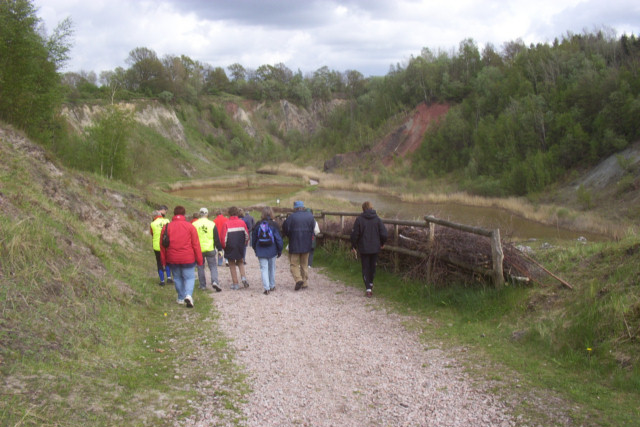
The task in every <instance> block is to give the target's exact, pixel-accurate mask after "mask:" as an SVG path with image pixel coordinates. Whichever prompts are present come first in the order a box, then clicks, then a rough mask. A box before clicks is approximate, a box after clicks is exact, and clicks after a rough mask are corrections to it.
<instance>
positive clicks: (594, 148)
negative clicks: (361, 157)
mask: <svg viewBox="0 0 640 427" xmlns="http://www.w3.org/2000/svg"><path fill="white" fill-rule="evenodd" d="M71 34H72V24H71V22H70V21H68V20H65V21H63V22H61V23H60V25H59V26H58V27H57V28H56V29H55V30H54V31H53V33H52V34H50V35H46V34H43V31H42V30H41V27H40V20H39V19H38V17H37V16H36V11H35V10H34V7H33V6H32V5H31V3H30V2H29V1H26V0H18V1H10V2H6V1H3V2H1V3H0V39H1V42H2V43H1V44H0V99H2V103H1V104H0V119H2V120H4V121H6V122H8V123H11V124H13V125H15V126H18V127H20V128H22V129H25V130H26V131H27V132H28V133H29V134H30V135H31V136H33V137H36V138H37V139H39V140H40V141H42V142H43V144H44V145H49V146H50V148H51V149H52V150H53V151H54V152H57V153H59V154H60V157H62V158H68V162H67V163H69V165H70V166H75V167H79V168H89V169H91V170H93V171H94V172H98V173H101V174H103V175H107V176H109V177H116V178H117V177H118V176H119V174H118V170H117V169H118V167H116V168H115V169H116V170H115V171H114V168H113V165H112V167H111V168H107V165H106V164H105V161H104V158H109V156H107V155H105V156H103V160H99V159H98V160H95V159H94V160H92V159H93V158H94V157H95V156H84V157H83V156H79V155H75V157H69V156H67V157H65V153H69V152H74V153H76V152H82V151H83V150H82V147H83V146H84V147H85V150H84V151H85V152H86V153H93V154H95V153H96V152H98V153H102V152H107V151H108V150H109V149H110V148H109V147H106V146H105V141H112V140H114V139H118V138H121V139H126V138H127V132H126V128H127V127H126V126H125V125H126V123H129V122H130V117H127V116H126V114H123V113H118V112H116V111H112V112H111V113H110V114H108V115H107V117H105V119H104V121H103V122H100V123H97V124H96V126H95V127H93V128H92V129H90V130H89V132H87V136H86V139H85V140H84V141H81V140H78V139H77V138H72V137H70V136H68V135H66V134H65V132H64V125H63V124H62V123H61V121H60V119H59V117H57V115H56V114H57V111H58V109H59V108H60V106H61V105H62V104H63V103H67V104H74V103H84V102H91V103H104V104H105V105H109V104H114V103H117V102H119V101H127V100H132V99H157V100H161V101H162V102H165V103H167V104H171V105H174V106H179V105H185V104H188V105H194V106H196V108H201V109H202V108H208V109H209V110H210V111H209V116H210V120H211V121H212V122H213V124H214V126H217V127H224V128H225V129H227V130H228V132H226V137H227V139H228V140H227V141H224V140H219V139H218V140H215V139H211V140H210V141H209V143H210V144H211V145H213V146H214V147H216V146H217V147H222V146H230V147H232V154H233V153H236V154H237V152H240V151H242V152H243V153H245V156H244V158H245V159H246V161H251V160H255V159H263V158H264V157H265V156H266V154H265V148H264V147H265V146H266V147H268V150H267V151H268V157H269V160H272V161H284V160H286V161H296V160H298V161H300V162H304V160H305V156H307V157H306V159H308V156H309V154H308V153H309V152H313V153H314V156H317V155H318V154H319V155H320V156H322V157H324V158H329V157H331V156H332V155H335V154H338V153H343V152H348V151H360V150H364V149H366V148H368V147H371V146H372V145H373V144H374V143H375V142H376V138H377V137H379V136H380V131H381V129H383V128H384V126H385V124H388V123H389V122H390V121H393V120H394V118H395V117H397V115H399V114H402V113H405V112H408V111H410V110H412V109H413V108H415V107H416V106H417V105H418V104H419V103H423V102H424V103H426V104H430V103H434V102H439V103H446V104H449V105H451V109H450V111H449V113H448V115H447V116H446V118H445V119H444V120H441V121H440V122H439V123H438V124H437V126H433V127H432V128H431V129H430V131H429V132H427V134H426V135H425V138H424V141H423V143H422V145H421V147H420V148H419V150H418V151H417V152H416V153H415V155H414V156H412V163H411V165H410V166H409V167H408V172H407V173H408V174H409V175H410V176H412V177H415V178H428V177H441V176H447V177H449V179H451V180H453V181H455V182H458V183H459V184H460V185H461V186H462V187H463V188H464V189H465V190H467V191H468V192H470V193H474V194H479V195H485V196H506V195H526V194H529V193H532V192H537V191H541V190H543V189H544V188H546V187H547V186H549V185H550V184H553V183H554V182H556V181H557V180H558V179H560V178H562V177H563V176H566V175H567V174H568V173H570V171H571V170H573V169H575V168H581V167H587V166H589V165H592V164H595V163H596V162H597V161H598V160H600V159H603V158H604V157H606V156H609V155H611V154H612V153H615V152H617V151H620V150H621V149H624V148H625V147H627V146H628V145H629V144H631V143H633V142H635V141H637V140H638V139H639V137H640V121H639V120H638V119H637V118H638V117H640V75H639V69H640V39H638V38H637V37H636V36H635V35H633V34H632V35H622V36H619V37H618V36H616V35H615V34H614V33H613V31H611V30H607V29H602V30H599V31H594V32H585V33H583V34H571V33H567V34H565V35H562V36H559V37H558V38H556V39H555V40H554V41H553V43H552V44H547V43H544V44H542V43H540V44H536V45H533V44H532V45H529V46H526V45H525V44H524V43H523V42H522V41H521V40H515V41H507V42H505V43H504V44H503V46H501V47H500V48H497V47H495V46H492V45H487V46H485V47H484V48H483V49H482V51H480V49H479V48H478V45H477V44H476V42H475V41H474V40H473V39H471V38H469V39H465V40H463V41H461V42H460V44H459V46H458V47H457V48H452V49H451V50H450V51H444V50H438V51H432V50H431V49H429V48H426V47H425V48H423V50H422V52H421V54H420V55H419V56H417V57H411V58H409V59H408V60H407V61H405V62H406V63H403V64H400V63H398V64H396V65H395V66H390V70H389V72H388V73H387V74H386V75H385V76H372V77H365V76H363V75H362V73H360V72H359V71H357V70H346V71H338V70H332V69H330V68H329V67H327V66H324V67H321V68H319V69H317V70H315V71H313V72H307V73H303V72H302V71H300V70H297V71H295V72H294V71H292V70H290V69H289V68H287V66H286V65H285V64H281V63H280V64H265V65H261V66H260V67H258V68H257V69H248V68H245V67H244V66H243V65H241V64H239V63H235V64H230V65H229V66H227V67H226V70H225V69H224V68H222V67H214V66H211V65H209V64H204V63H201V62H199V61H198V60H195V59H192V58H189V57H188V56H185V55H180V56H177V55H165V56H164V57H162V58H161V57H159V56H158V55H157V53H156V52H154V51H153V50H152V49H149V48H146V47H136V48H133V49H132V50H131V51H130V53H129V56H128V57H127V58H126V61H125V62H126V64H127V68H122V67H118V68H116V69H115V70H106V71H101V72H100V73H99V75H97V74H96V72H95V71H78V72H66V73H62V72H60V69H61V68H62V66H63V65H64V63H65V61H66V60H67V59H68V56H67V55H68V52H69V50H70V41H69V40H70V37H69V36H70V35H71ZM225 96H237V97H240V98H242V99H250V100H256V101H265V102H278V101H280V100H287V101H288V102H291V103H293V104H295V105H298V106H300V107H304V108H309V107H310V106H312V104H313V103H314V102H318V101H329V100H332V99H340V100H343V101H345V102H344V103H343V104H342V105H343V106H342V107H341V108H338V109H336V110H334V111H333V112H332V113H331V114H330V115H329V116H328V117H326V119H325V122H324V123H323V124H322V126H321V127H320V128H319V130H317V131H316V132H315V133H313V134H311V135H305V134H301V133H300V132H291V133H289V134H282V133H278V132H275V131H274V132H272V133H271V134H269V135H258V136H249V135H247V134H246V133H243V132H242V131H241V130H239V129H236V128H234V125H233V123H230V120H229V118H228V117H226V114H225V112H224V111H223V110H222V109H220V108H217V107H216V106H215V105H213V106H206V103H205V102H204V100H205V99H207V97H209V98H210V97H218V98H220V97H225ZM114 123H119V124H121V125H122V126H120V127H121V128H122V129H124V130H123V131H122V132H120V134H118V135H115V134H113V129H114V126H113V125H114ZM125 146H126V144H122V147H125ZM234 147H235V148H234ZM305 153H306V154H305ZM87 157H91V158H87ZM115 157H117V156H114V155H111V156H110V158H112V159H113V158H115ZM120 157H122V158H125V157H126V152H122V153H120ZM122 162H124V160H121V161H120V163H117V164H116V166H118V164H119V165H120V169H125V166H123V165H122ZM374 168H377V169H381V168H382V166H381V165H374ZM109 170H110V172H109ZM114 172H115V173H114ZM374 172H380V170H377V171H374Z"/></svg>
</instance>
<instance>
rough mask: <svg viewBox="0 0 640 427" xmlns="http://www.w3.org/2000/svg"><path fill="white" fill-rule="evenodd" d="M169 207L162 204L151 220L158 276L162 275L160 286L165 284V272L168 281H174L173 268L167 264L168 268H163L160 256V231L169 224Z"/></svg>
mask: <svg viewBox="0 0 640 427" xmlns="http://www.w3.org/2000/svg"><path fill="white" fill-rule="evenodd" d="M167 209H169V208H168V207H166V206H164V205H162V206H160V207H159V208H158V210H157V211H156V212H155V214H154V217H153V221H151V226H150V232H151V240H152V242H153V252H155V255H156V265H157V267H158V276H160V283H159V285H160V286H164V277H165V272H166V274H167V281H168V282H169V283H173V279H172V278H171V269H170V268H169V266H168V265H167V268H166V269H163V268H162V259H161V257H160V233H161V232H162V227H164V226H165V225H166V224H169V222H170V221H169V219H168V218H165V215H166V214H167Z"/></svg>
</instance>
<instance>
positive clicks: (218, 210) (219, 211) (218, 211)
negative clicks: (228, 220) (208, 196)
mask: <svg viewBox="0 0 640 427" xmlns="http://www.w3.org/2000/svg"><path fill="white" fill-rule="evenodd" d="M220 215H222V209H220V208H218V209H216V216H220Z"/></svg>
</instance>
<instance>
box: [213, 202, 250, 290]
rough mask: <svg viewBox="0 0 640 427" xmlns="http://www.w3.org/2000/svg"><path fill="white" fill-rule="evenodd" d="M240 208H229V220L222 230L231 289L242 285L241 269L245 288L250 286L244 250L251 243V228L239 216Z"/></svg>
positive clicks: (221, 240) (221, 241)
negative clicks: (245, 269) (245, 267)
mask: <svg viewBox="0 0 640 427" xmlns="http://www.w3.org/2000/svg"><path fill="white" fill-rule="evenodd" d="M239 212H240V211H239V209H238V208H237V207H235V206H232V207H230V208H229V220H228V221H227V222H225V223H224V224H223V225H222V229H221V230H220V243H221V244H222V248H223V249H224V257H225V258H226V260H227V261H228V262H229V270H231V281H232V283H231V289H233V290H238V289H240V285H239V282H238V271H237V270H239V271H240V279H241V280H242V284H243V285H244V287H245V288H248V287H249V282H248V281H247V278H246V275H245V271H244V263H243V261H242V260H243V258H244V252H245V250H246V247H247V244H248V243H249V230H248V229H247V224H245V223H244V221H243V220H241V219H240V218H238V214H239ZM236 268H237V270H236Z"/></svg>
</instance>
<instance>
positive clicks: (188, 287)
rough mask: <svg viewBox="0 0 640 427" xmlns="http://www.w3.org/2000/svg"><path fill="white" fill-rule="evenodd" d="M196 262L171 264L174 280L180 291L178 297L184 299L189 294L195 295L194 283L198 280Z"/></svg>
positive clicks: (177, 289) (177, 290)
mask: <svg viewBox="0 0 640 427" xmlns="http://www.w3.org/2000/svg"><path fill="white" fill-rule="evenodd" d="M193 267H195V263H193V264H171V272H172V273H173V281H174V283H175V286H176V292H177V293H178V299H180V300H183V299H185V297H186V296H187V295H191V296H193V285H194V284H195V282H196V272H195V269H194V268H193Z"/></svg>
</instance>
